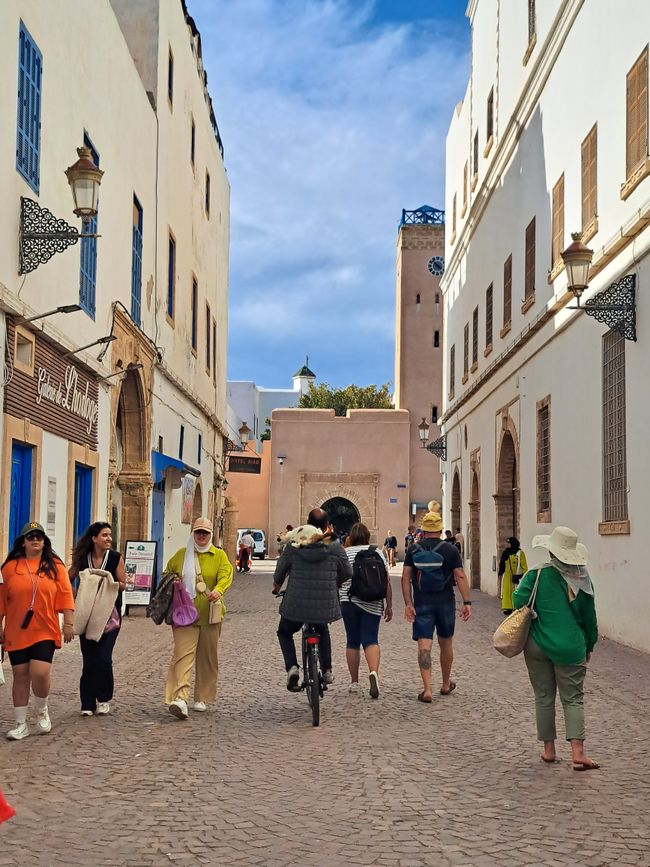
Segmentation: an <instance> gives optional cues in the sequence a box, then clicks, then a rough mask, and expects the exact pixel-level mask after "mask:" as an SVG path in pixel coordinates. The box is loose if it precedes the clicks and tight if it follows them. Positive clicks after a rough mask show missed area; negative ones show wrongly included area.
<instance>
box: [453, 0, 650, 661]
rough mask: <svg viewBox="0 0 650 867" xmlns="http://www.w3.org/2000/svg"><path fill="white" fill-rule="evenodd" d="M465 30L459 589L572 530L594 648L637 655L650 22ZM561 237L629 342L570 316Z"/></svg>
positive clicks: (594, 2) (457, 276)
mask: <svg viewBox="0 0 650 867" xmlns="http://www.w3.org/2000/svg"><path fill="white" fill-rule="evenodd" d="M467 14H468V17H469V19H470V22H471V26H472V64H471V77H470V80H469V83H468V87H467V92H466V94H465V98H464V100H463V102H462V103H461V104H459V106H458V107H457V109H456V112H455V114H454V117H453V119H452V123H451V127H450V130H449V134H448V139H447V170H446V179H447V192H446V212H447V218H448V221H447V235H446V271H445V276H444V278H443V281H442V288H443V292H444V305H445V347H446V353H445V354H446V359H445V382H444V398H445V403H444V414H443V418H442V421H443V430H444V432H445V434H446V438H447V462H446V473H445V494H446V496H445V510H446V515H445V523H446V524H451V523H453V525H454V526H456V523H457V520H458V522H459V523H462V526H463V528H464V529H465V530H466V532H467V536H468V537H469V567H470V570H471V576H472V583H473V584H474V586H477V587H479V586H480V587H481V588H482V589H483V590H485V591H487V592H489V593H493V594H494V593H496V592H497V574H496V568H495V566H496V561H497V558H498V554H499V553H500V551H501V550H502V548H503V547H504V544H505V539H506V538H507V536H509V535H513V534H514V535H515V536H517V537H519V538H520V539H521V541H522V545H523V547H524V549H525V550H526V553H527V554H530V555H532V556H531V559H532V560H533V562H534V560H535V557H536V555H533V552H531V551H530V541H531V538H532V536H533V535H535V534H536V533H549V532H550V531H551V529H552V528H553V526H555V525H558V524H566V525H568V526H571V527H573V528H574V529H575V530H576V531H577V532H578V534H579V536H580V538H581V540H582V541H584V542H585V543H586V545H587V546H588V548H589V553H590V560H589V566H590V570H591V573H592V576H593V578H594V582H595V585H596V593H597V606H598V613H599V621H600V625H601V630H602V632H603V633H604V634H605V635H608V636H610V637H612V638H616V639H618V640H621V641H624V642H626V643H628V644H631V645H633V646H636V647H639V648H643V649H645V650H648V649H650V630H648V626H647V624H648V616H649V615H650V586H649V585H648V582H647V579H646V571H647V570H646V567H645V561H646V550H645V544H644V535H645V523H646V520H647V516H648V505H647V490H648V489H649V487H650V470H649V469H648V462H647V460H646V459H645V458H644V453H643V448H644V445H643V442H644V441H643V438H642V437H641V436H640V435H639V433H638V432H640V431H643V430H645V429H646V428H647V426H648V423H649V422H650V409H649V407H648V402H647V400H646V399H645V387H644V385H643V382H644V375H645V371H646V369H647V368H646V364H647V362H648V357H649V356H648V330H649V327H650V312H649V311H648V309H647V308H646V305H644V303H643V297H644V293H645V285H646V284H647V283H648V282H650V259H649V258H648V250H649V249H650V228H648V224H649V223H650V180H648V175H650V159H649V157H648V120H647V119H648V38H649V36H650V6H648V4H647V3H644V2H641V0H630V2H629V3H627V4H624V6H623V7H617V6H616V5H615V4H612V3H610V2H608V0H547V2H544V3H541V2H537V3H535V2H534V0H529V2H528V3H527V4H525V3H499V2H497V0H471V2H470V3H469V6H468V10H467ZM576 231H582V232H583V237H584V239H585V241H586V242H587V243H588V245H589V246H590V247H591V248H593V250H594V257H593V264H592V267H591V270H590V275H589V287H588V289H587V290H586V291H585V293H584V295H583V299H582V304H583V306H584V305H585V303H587V302H588V300H589V299H595V298H597V302H596V303H600V304H601V305H603V306H611V305H612V304H614V305H616V304H622V303H623V302H624V301H626V300H628V299H629V297H630V295H629V291H627V290H628V289H629V287H630V286H634V287H635V289H636V297H637V299H639V303H638V305H637V308H636V311H635V313H636V329H637V332H638V341H634V340H630V339H626V337H625V336H624V333H622V332H624V331H625V325H626V323H627V336H628V338H629V337H632V336H633V335H632V332H631V324H632V313H631V312H627V313H625V312H623V311H619V312H612V311H606V312H603V313H600V314H599V316H600V319H601V320H602V322H599V321H598V320H597V318H596V317H595V316H594V315H586V314H585V312H582V311H579V310H575V309H572V308H575V306H576V305H575V299H574V297H573V295H572V293H570V292H568V291H567V277H566V273H565V270H564V267H563V264H562V258H561V255H560V253H561V251H562V250H564V249H565V248H566V247H567V246H568V245H569V244H570V243H571V238H570V233H572V232H576ZM610 287H615V288H610ZM602 292H605V293H608V294H605V295H604V296H601V297H598V294H599V293H602ZM591 313H592V314H593V313H594V311H593V310H592V311H591ZM608 325H609V326H617V329H616V330H610V328H609V327H608ZM635 434H636V435H635Z"/></svg>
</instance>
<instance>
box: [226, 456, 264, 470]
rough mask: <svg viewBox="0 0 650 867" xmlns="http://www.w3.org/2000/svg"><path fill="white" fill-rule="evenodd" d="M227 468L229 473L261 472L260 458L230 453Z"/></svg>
mask: <svg viewBox="0 0 650 867" xmlns="http://www.w3.org/2000/svg"><path fill="white" fill-rule="evenodd" d="M228 469H229V470H230V472H231V473H261V472H262V459H261V458H255V457H252V456H249V455H230V457H229V458H228Z"/></svg>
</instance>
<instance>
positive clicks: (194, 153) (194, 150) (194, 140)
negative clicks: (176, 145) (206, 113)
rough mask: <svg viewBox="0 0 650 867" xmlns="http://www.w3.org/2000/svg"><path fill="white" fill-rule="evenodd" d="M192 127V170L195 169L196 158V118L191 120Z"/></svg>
mask: <svg viewBox="0 0 650 867" xmlns="http://www.w3.org/2000/svg"><path fill="white" fill-rule="evenodd" d="M191 123H192V126H191V127H190V162H191V163H192V168H194V158H195V156H196V125H195V123H194V118H192V120H191Z"/></svg>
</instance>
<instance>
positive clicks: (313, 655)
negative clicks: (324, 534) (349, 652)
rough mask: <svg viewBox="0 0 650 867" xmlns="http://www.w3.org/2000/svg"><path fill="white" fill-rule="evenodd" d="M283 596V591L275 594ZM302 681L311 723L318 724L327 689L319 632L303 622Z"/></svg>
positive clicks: (316, 627)
mask: <svg viewBox="0 0 650 867" xmlns="http://www.w3.org/2000/svg"><path fill="white" fill-rule="evenodd" d="M277 596H278V597H280V598H282V597H283V596H284V593H283V592H280V593H278V594H277ZM301 636H302V683H301V684H300V687H299V691H301V690H303V689H304V690H305V692H306V693H307V701H308V702H309V707H310V708H311V724H312V726H318V725H319V724H320V700H321V698H322V697H323V693H324V692H325V690H326V689H327V684H326V683H325V680H324V678H323V672H322V671H321V664H320V633H319V632H318V626H316V625H314V624H313V623H303V626H302V630H301Z"/></svg>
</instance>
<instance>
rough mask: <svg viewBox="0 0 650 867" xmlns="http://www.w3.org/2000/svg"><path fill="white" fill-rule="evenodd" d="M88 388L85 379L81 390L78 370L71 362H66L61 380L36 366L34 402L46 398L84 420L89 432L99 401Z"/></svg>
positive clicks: (96, 413)
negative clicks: (84, 384) (94, 398)
mask: <svg viewBox="0 0 650 867" xmlns="http://www.w3.org/2000/svg"><path fill="white" fill-rule="evenodd" d="M89 389H90V383H89V381H88V380H86V387H85V389H84V390H83V391H82V389H81V387H80V384H79V371H78V370H77V368H76V367H73V366H72V365H71V364H68V366H67V367H66V369H65V376H64V379H63V382H60V381H59V382H57V381H56V380H55V379H53V378H52V376H51V374H50V373H49V372H48V371H47V370H46V368H44V367H39V368H38V383H37V391H38V396H37V398H36V403H39V404H40V403H41V401H42V400H48V401H50V402H51V403H54V404H56V405H57V406H60V407H61V408H62V409H66V410H67V411H68V412H71V413H72V414H73V415H76V416H78V417H79V418H81V419H83V420H84V421H85V422H86V424H87V428H86V429H87V431H88V433H89V434H90V433H92V431H93V428H94V427H95V426H96V424H97V417H98V415H99V403H98V401H96V400H93V399H92V397H90V395H89V393H88V392H89Z"/></svg>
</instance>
